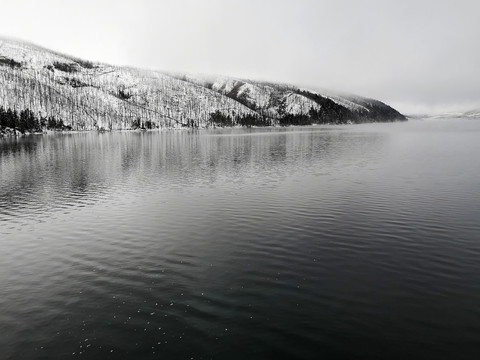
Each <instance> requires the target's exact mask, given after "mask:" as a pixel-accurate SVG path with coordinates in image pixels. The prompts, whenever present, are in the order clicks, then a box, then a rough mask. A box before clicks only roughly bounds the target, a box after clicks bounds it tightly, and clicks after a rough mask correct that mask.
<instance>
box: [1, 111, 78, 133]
mask: <svg viewBox="0 0 480 360" xmlns="http://www.w3.org/2000/svg"><path fill="white" fill-rule="evenodd" d="M7 128H10V129H12V130H17V131H19V132H21V133H22V134H25V133H26V132H30V133H35V132H42V131H44V130H71V129H72V128H71V126H69V125H65V124H64V123H63V120H62V119H56V118H55V117H54V116H49V117H48V118H47V117H42V116H41V117H37V116H35V114H34V113H33V111H31V110H30V109H25V110H21V111H20V112H18V111H17V110H12V109H10V108H8V109H6V110H5V108H4V107H3V106H0V130H5V129H7Z"/></svg>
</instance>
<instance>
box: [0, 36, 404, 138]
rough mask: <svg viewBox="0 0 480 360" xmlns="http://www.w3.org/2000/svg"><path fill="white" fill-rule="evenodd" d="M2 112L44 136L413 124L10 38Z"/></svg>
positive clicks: (3, 60)
mask: <svg viewBox="0 0 480 360" xmlns="http://www.w3.org/2000/svg"><path fill="white" fill-rule="evenodd" d="M0 107H2V108H3V111H4V112H5V111H7V109H11V110H12V111H15V112H18V113H20V112H21V111H26V110H29V111H30V112H31V114H30V115H29V116H31V117H34V118H35V119H38V124H39V125H38V126H37V127H38V128H45V127H47V128H48V126H49V125H48V124H49V123H48V121H47V119H49V118H55V120H52V121H53V122H55V123H60V121H61V124H62V126H68V127H69V128H71V129H75V130H92V129H97V130H102V129H103V130H114V129H118V130H120V129H135V128H177V127H195V128H205V127H210V126H236V125H243V126H268V125H309V124H315V123H316V124H325V123H347V122H354V123H358V122H370V121H396V120H405V119H406V118H405V117H404V116H403V115H402V114H400V113H399V112H398V111H396V110H395V109H393V108H391V107H390V106H388V105H386V104H384V103H382V102H380V101H378V100H374V99H368V98H363V97H358V96H353V95H352V96H345V95H335V94H333V93H329V94H328V93H326V92H320V91H315V90H311V89H307V88H303V87H302V88H300V87H297V86H294V85H289V84H278V83H272V82H265V81H255V80H245V79H237V78H233V77H226V76H204V75H190V74H189V75H186V74H178V73H168V72H161V71H155V70H146V69H138V68H134V67H125V66H115V65H109V64H105V63H100V62H92V61H88V60H83V59H80V58H77V57H75V56H71V55H66V54H62V53H60V52H57V51H52V50H49V49H46V48H44V47H41V46H38V45H35V44H31V43H26V42H22V41H20V40H16V39H4V38H0ZM42 119H43V120H42ZM42 121H43V122H42ZM7 125H8V124H7ZM7 125H6V124H3V125H2V124H0V126H3V127H6V126H7ZM56 128H58V126H57V127H56Z"/></svg>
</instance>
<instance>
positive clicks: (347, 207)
mask: <svg viewBox="0 0 480 360" xmlns="http://www.w3.org/2000/svg"><path fill="white" fill-rule="evenodd" d="M479 155H480V122H479V121H475V120H453V119H452V120H417V121H415V120H413V121H409V122H408V123H398V124H397V123H396V124H369V125H351V126H331V127H329V126H327V127H311V128H287V129H252V130H240V129H229V130H217V131H197V132H187V131H171V132H168V131H165V132H160V133H157V132H152V133H133V132H117V133H102V134H97V133H81V134H65V135H51V136H50V135H49V136H31V137H25V138H20V139H3V140H0V249H1V251H0V284H1V286H0V310H1V311H0V350H1V354H0V358H2V359H65V358H87V359H98V358H102V359H109V358H111V359H157V358H166V359H176V358H178V359H190V358H194V359H264V358H275V357H276V358H279V357H280V358H305V359H313V358H315V359H316V358H321V357H327V358H342V357H343V358H345V357H347V358H361V357H367V358H370V359H374V358H412V357H415V358H426V357H428V358H456V359H459V358H477V357H478V355H479V354H480V306H479V304H480V261H479V259H480V156H479Z"/></svg>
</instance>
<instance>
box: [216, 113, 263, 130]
mask: <svg viewBox="0 0 480 360" xmlns="http://www.w3.org/2000/svg"><path fill="white" fill-rule="evenodd" d="M208 124H209V125H210V126H214V127H228V126H236V125H238V126H246V127H252V126H272V121H271V119H268V118H267V117H265V116H260V115H251V114H245V115H236V116H230V115H225V114H224V113H222V112H221V111H220V110H217V111H215V112H213V113H211V114H210V119H209V120H208Z"/></svg>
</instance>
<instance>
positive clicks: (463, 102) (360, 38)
mask: <svg viewBox="0 0 480 360" xmlns="http://www.w3.org/2000/svg"><path fill="white" fill-rule="evenodd" d="M0 14H1V17H0V35H1V36H9V37H15V38H18V39H23V40H27V41H31V42H34V43H37V44H39V45H42V46H45V47H48V48H51V49H53V50H57V51H60V52H64V53H68V54H71V55H75V56H79V57H83V58H86V59H89V60H98V61H104V62H108V63H112V64H121V65H131V66H136V67H147V68H152V69H159V70H172V71H186V72H190V73H203V74H221V75H230V76H236V77H243V78H253V79H264V80H271V81H279V82H288V83H292V84H296V85H304V86H313V87H320V88H326V89H333V90H339V91H345V92H350V93H355V94H358V95H363V96H368V97H373V98H376V99H379V100H382V101H384V102H387V103H388V104H390V105H392V106H394V107H396V108H397V109H398V110H400V111H402V112H405V113H411V112H416V111H439V110H456V109H468V108H471V107H480V21H479V16H480V1H478V0H471V1H468V0H456V1H453V0H452V1H451V0H449V1H443V0H437V1H427V0H401V1H387V0H383V1H373V0H361V1H360V0H351V1H341V0H336V1H335V0H332V1H321V0H312V1H310V0H295V1H294V0H290V1H281V0H277V1H274V0H265V1H262V0H256V1H255V0H242V1H229V0H223V1H222V0H172V1H170V0H168V1H166V0H165V1H160V0H157V1H153V0H152V1H148V0H143V1H142V0H135V1H134V0H131V1H125V0H117V1H106V0H82V1H67V0H63V1H62V0H45V1H41V0H31V1H28V0H8V1H7V0H0Z"/></svg>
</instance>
